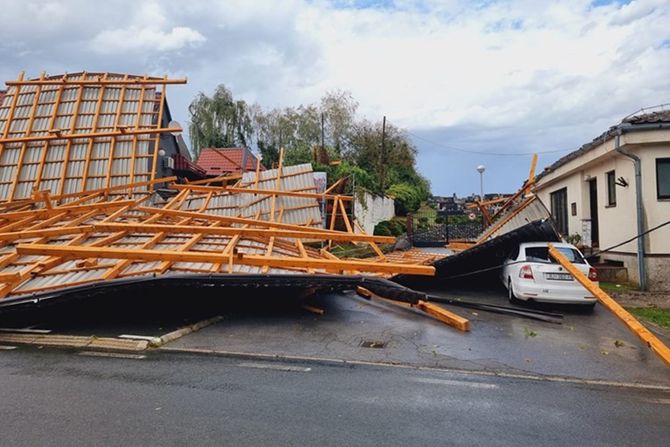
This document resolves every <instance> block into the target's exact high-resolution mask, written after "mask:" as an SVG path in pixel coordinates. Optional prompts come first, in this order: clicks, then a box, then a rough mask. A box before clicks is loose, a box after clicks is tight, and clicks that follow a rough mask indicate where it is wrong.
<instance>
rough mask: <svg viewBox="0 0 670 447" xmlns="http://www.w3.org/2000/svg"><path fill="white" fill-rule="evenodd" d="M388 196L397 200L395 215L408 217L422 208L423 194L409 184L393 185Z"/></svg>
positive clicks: (388, 190) (388, 191) (387, 191)
mask: <svg viewBox="0 0 670 447" xmlns="http://www.w3.org/2000/svg"><path fill="white" fill-rule="evenodd" d="M386 194H387V195H388V196H389V197H393V199H394V200H395V213H396V215H398V216H406V215H407V213H409V212H414V211H416V210H418V209H419V206H421V192H420V191H418V190H417V189H416V188H414V187H413V186H411V185H409V184H407V183H396V184H395V185H391V187H390V188H389V189H387V190H386Z"/></svg>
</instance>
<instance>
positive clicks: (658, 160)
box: [656, 157, 670, 200]
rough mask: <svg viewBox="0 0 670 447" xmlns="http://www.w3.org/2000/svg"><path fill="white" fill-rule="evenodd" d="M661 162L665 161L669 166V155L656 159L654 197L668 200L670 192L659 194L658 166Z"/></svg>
mask: <svg viewBox="0 0 670 447" xmlns="http://www.w3.org/2000/svg"><path fill="white" fill-rule="evenodd" d="M661 163H667V164H668V165H669V166H670V157H661V158H657V159H656V199H657V200H670V194H667V195H661V182H660V180H661V179H660V175H659V169H658V168H659V166H660V165H661Z"/></svg>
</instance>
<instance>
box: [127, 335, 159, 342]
mask: <svg viewBox="0 0 670 447" xmlns="http://www.w3.org/2000/svg"><path fill="white" fill-rule="evenodd" d="M119 338H124V339H126V340H146V341H155V340H158V339H159V338H160V337H154V336H151V335H134V334H122V335H119Z"/></svg>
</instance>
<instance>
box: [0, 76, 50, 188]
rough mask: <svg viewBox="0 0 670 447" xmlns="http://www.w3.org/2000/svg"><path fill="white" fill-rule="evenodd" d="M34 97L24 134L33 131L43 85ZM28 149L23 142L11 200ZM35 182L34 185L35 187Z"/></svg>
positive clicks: (26, 134)
mask: <svg viewBox="0 0 670 447" xmlns="http://www.w3.org/2000/svg"><path fill="white" fill-rule="evenodd" d="M40 79H44V72H42V73H41V74H40ZM33 93H34V95H35V96H34V97H33V105H32V106H31V108H30V115H29V118H28V123H26V130H25V132H24V134H23V135H24V136H28V135H30V133H31V132H32V127H33V122H35V114H36V112H37V106H38V105H39V103H40V94H41V93H42V86H41V85H38V86H37V87H35V91H34V92H33ZM11 124H12V123H10V122H9V121H8V122H7V123H6V124H5V126H7V127H11ZM27 150H28V144H27V143H23V145H22V146H21V150H20V151H19V160H18V161H17V162H16V171H15V172H14V180H13V181H12V183H11V186H10V187H9V193H8V194H7V197H8V199H9V200H13V199H14V193H15V192H16V186H17V185H18V184H19V179H20V178H21V177H22V175H21V170H22V169H23V161H24V160H25V156H26V151H27ZM35 186H36V185H35V183H33V187H35Z"/></svg>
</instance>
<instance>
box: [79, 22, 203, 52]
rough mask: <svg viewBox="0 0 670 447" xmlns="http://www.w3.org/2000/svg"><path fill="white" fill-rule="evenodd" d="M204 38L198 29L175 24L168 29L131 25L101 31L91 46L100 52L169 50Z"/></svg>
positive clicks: (193, 44)
mask: <svg viewBox="0 0 670 447" xmlns="http://www.w3.org/2000/svg"><path fill="white" fill-rule="evenodd" d="M205 40H206V39H205V37H204V36H203V35H202V34H200V33H199V32H198V31H196V30H194V29H191V28H189V27H186V26H175V27H174V28H172V29H171V30H169V31H162V30H159V29H151V28H139V27H135V26H132V27H129V28H121V29H114V30H105V31H102V32H101V33H100V34H98V35H97V36H95V38H94V39H93V41H92V42H91V46H92V48H93V49H95V50H96V51H99V52H101V53H111V52H122V51H127V50H141V51H151V50H157V51H169V50H179V49H181V48H184V47H192V46H195V45H200V44H202V43H203V42H204V41H205Z"/></svg>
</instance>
